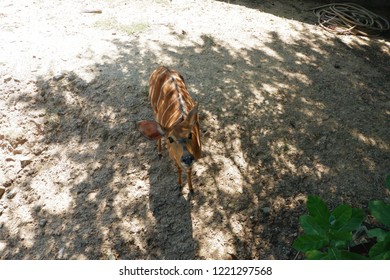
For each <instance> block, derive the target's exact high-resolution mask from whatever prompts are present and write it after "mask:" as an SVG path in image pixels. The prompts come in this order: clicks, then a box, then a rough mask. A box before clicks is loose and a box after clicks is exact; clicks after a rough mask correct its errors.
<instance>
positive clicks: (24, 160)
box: [20, 159, 32, 169]
mask: <svg viewBox="0 0 390 280" xmlns="http://www.w3.org/2000/svg"><path fill="white" fill-rule="evenodd" d="M31 162H32V160H31V159H23V160H21V161H20V167H21V168H22V169H23V168H25V167H26V166H27V165H29V164H30V163H31Z"/></svg>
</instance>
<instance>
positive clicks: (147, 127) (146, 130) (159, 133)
mask: <svg viewBox="0 0 390 280" xmlns="http://www.w3.org/2000/svg"><path fill="white" fill-rule="evenodd" d="M137 128H138V130H139V131H140V132H141V133H142V134H143V135H144V136H145V137H146V138H148V139H150V140H158V139H160V138H161V137H163V136H164V135H165V132H164V130H163V129H162V127H161V125H159V124H158V123H157V122H155V121H139V122H137Z"/></svg>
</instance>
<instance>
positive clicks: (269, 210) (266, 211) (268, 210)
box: [263, 207, 271, 214]
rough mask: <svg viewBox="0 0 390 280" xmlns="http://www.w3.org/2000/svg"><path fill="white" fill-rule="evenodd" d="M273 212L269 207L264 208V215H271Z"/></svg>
mask: <svg viewBox="0 0 390 280" xmlns="http://www.w3.org/2000/svg"><path fill="white" fill-rule="evenodd" d="M270 212H271V208H269V207H264V208H263V213H264V214H269V213H270Z"/></svg>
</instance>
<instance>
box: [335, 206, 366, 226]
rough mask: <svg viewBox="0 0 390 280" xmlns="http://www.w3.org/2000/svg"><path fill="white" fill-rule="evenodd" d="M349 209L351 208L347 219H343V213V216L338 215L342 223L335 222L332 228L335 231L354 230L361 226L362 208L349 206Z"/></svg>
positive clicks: (362, 218)
mask: <svg viewBox="0 0 390 280" xmlns="http://www.w3.org/2000/svg"><path fill="white" fill-rule="evenodd" d="M351 210H352V214H351V216H350V218H349V219H348V220H347V221H345V220H344V219H345V216H346V214H345V215H344V214H343V216H342V217H340V219H341V220H342V222H343V223H341V222H340V223H335V227H334V228H335V229H336V230H337V231H354V230H357V229H358V228H359V227H360V226H361V224H362V222H363V220H364V212H363V210H362V209H359V208H351ZM348 212H349V210H348ZM340 215H342V213H340ZM336 220H337V219H336Z"/></svg>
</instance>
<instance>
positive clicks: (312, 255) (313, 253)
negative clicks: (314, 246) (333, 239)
mask: <svg viewBox="0 0 390 280" xmlns="http://www.w3.org/2000/svg"><path fill="white" fill-rule="evenodd" d="M305 257H306V259H308V260H326V259H327V257H328V255H327V254H326V253H323V252H321V251H318V250H310V251H307V252H306V253H305Z"/></svg>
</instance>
